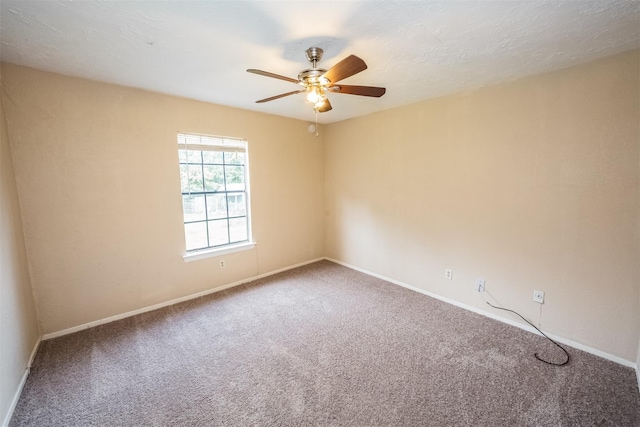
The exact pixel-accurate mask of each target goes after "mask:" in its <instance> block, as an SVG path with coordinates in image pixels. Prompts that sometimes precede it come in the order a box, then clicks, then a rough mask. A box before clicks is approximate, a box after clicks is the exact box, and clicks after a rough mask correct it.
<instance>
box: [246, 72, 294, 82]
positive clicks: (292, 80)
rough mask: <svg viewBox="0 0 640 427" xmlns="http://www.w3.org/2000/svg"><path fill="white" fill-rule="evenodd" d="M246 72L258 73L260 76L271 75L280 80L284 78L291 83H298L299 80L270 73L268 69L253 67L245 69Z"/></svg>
mask: <svg viewBox="0 0 640 427" xmlns="http://www.w3.org/2000/svg"><path fill="white" fill-rule="evenodd" d="M247 73H253V74H258V75H260V76H265V77H273V78H274V79H280V80H284V81H285V82H291V83H295V84H298V83H300V80H296V79H292V78H290V77H285V76H281V75H280V74H273V73H270V72H268V71H262V70H256V69H253V68H249V69H248V70H247Z"/></svg>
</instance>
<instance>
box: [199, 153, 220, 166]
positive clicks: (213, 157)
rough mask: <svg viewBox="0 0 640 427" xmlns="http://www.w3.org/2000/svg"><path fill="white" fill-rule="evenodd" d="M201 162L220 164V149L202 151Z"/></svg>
mask: <svg viewBox="0 0 640 427" xmlns="http://www.w3.org/2000/svg"><path fill="white" fill-rule="evenodd" d="M202 160H203V163H216V164H219V165H221V164H222V151H203V152H202Z"/></svg>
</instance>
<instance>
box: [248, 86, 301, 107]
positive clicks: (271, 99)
mask: <svg viewBox="0 0 640 427" xmlns="http://www.w3.org/2000/svg"><path fill="white" fill-rule="evenodd" d="M301 92H305V89H300V90H294V91H293V92H287V93H281V94H280V95H276V96H272V97H270V98H265V99H261V100H259V101H256V104H262V103H263V102H269V101H273V100H274V99H278V98H284V97H285V96H289V95H295V94H296V93H301Z"/></svg>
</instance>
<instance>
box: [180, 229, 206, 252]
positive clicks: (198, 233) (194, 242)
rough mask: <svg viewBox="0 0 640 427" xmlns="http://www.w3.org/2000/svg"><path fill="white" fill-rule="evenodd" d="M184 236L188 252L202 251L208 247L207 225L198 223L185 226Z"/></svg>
mask: <svg viewBox="0 0 640 427" xmlns="http://www.w3.org/2000/svg"><path fill="white" fill-rule="evenodd" d="M184 236H185V240H186V242H187V250H188V251H191V250H193V249H202V248H206V247H207V223H206V222H196V223H194V224H185V225H184Z"/></svg>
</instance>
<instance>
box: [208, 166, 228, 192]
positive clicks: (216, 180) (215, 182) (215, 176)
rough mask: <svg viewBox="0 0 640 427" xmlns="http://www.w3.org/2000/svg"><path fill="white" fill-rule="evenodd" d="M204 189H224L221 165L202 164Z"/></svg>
mask: <svg viewBox="0 0 640 427" xmlns="http://www.w3.org/2000/svg"><path fill="white" fill-rule="evenodd" d="M203 168H204V190H205V191H223V190H224V175H223V173H224V170H223V166H209V165H204V166H203Z"/></svg>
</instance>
